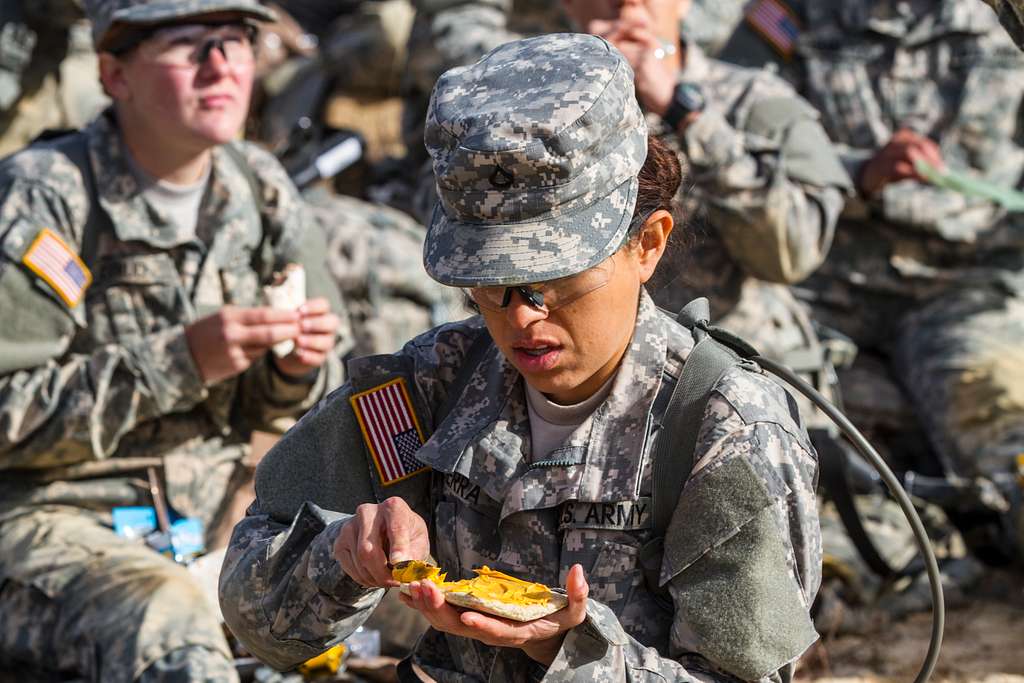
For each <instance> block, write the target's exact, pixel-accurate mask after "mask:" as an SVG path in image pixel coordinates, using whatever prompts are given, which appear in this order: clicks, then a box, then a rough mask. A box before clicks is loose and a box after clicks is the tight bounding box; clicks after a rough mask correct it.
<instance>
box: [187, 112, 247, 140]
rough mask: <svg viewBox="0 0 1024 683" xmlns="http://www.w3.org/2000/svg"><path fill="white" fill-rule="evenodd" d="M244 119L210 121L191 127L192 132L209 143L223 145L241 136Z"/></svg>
mask: <svg viewBox="0 0 1024 683" xmlns="http://www.w3.org/2000/svg"><path fill="white" fill-rule="evenodd" d="M243 123H244V121H243V120H241V119H235V118H232V119H231V120H222V121H216V122H210V123H201V124H199V125H197V126H195V127H193V129H192V132H193V134H194V135H195V136H196V137H197V138H199V139H201V140H204V141H205V142H207V143H209V144H210V145H223V144H224V143H226V142H231V141H232V140H237V139H239V138H240V137H241V135H242V131H243Z"/></svg>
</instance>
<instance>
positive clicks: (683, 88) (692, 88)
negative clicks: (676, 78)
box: [662, 81, 704, 130]
mask: <svg viewBox="0 0 1024 683" xmlns="http://www.w3.org/2000/svg"><path fill="white" fill-rule="evenodd" d="M703 110H704V92H703V91H702V90H701V89H700V86H699V85H697V84H696V83H689V82H687V81H683V82H682V83H677V84H676V89H675V90H673V91H672V103H671V104H669V105H668V110H667V111H666V112H665V115H664V116H663V117H662V120H663V121H665V123H667V124H668V125H669V126H670V127H671V128H672V130H678V128H679V124H680V123H682V121H683V119H685V118H686V117H687V116H689V115H690V114H692V113H694V112H698V111H703Z"/></svg>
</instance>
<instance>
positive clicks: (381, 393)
mask: <svg viewBox="0 0 1024 683" xmlns="http://www.w3.org/2000/svg"><path fill="white" fill-rule="evenodd" d="M349 401H350V402H351V403H352V409H353V410H354V411H355V414H356V419H357V420H359V427H360V429H362V431H363V440H364V441H365V442H366V448H367V449H368V450H369V451H370V456H371V457H372V458H373V463H374V465H376V466H377V473H378V474H379V475H380V481H381V484H383V485H384V486H389V485H391V484H394V483H397V482H399V481H402V480H403V479H408V478H409V477H411V476H413V475H414V474H419V473H420V472H422V471H424V470H426V469H427V467H426V466H425V465H424V464H423V463H421V462H420V461H419V460H417V459H416V451H418V450H419V449H420V446H422V445H423V442H424V439H423V430H422V429H420V424H419V420H417V419H416V413H415V412H414V411H413V408H412V401H410V400H409V390H408V388H407V387H406V386H405V379H403V378H401V377H399V378H397V379H393V380H391V381H390V382H385V383H384V384H381V385H380V386H376V387H373V388H372V389H368V390H367V391H363V392H360V393H358V394H355V395H354V396H352V397H351V398H350V399H349Z"/></svg>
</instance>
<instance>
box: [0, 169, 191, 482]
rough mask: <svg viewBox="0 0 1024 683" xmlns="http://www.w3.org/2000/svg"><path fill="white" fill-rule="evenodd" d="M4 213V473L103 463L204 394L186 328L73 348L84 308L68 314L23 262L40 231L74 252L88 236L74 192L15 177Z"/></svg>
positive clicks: (0, 272) (0, 303) (0, 252)
mask: <svg viewBox="0 0 1024 683" xmlns="http://www.w3.org/2000/svg"><path fill="white" fill-rule="evenodd" d="M2 196H3V204H2V209H0V246H2V249H0V319H2V320H4V321H5V323H4V325H3V326H2V327H0V351H2V352H3V353H0V356H2V357H3V360H2V361H0V365H2V368H0V469H7V468H12V467H21V468H44V467H51V466H55V465H66V464H72V463H77V462H83V461H87V460H92V459H101V458H105V457H107V456H109V455H111V454H112V453H114V451H115V450H116V449H117V446H118V443H119V441H120V439H121V438H122V437H123V436H124V435H125V434H126V433H128V432H129V431H131V430H132V429H134V428H135V427H136V426H137V425H138V424H140V423H142V422H144V421H146V420H150V419H153V418H155V417H159V416H161V415H166V414H169V413H174V412H182V411H186V410H188V409H190V408H192V407H193V406H195V405H196V404H197V403H199V402H201V401H202V400H204V399H205V398H206V390H205V389H204V388H203V385H202V381H201V379H200V377H199V374H198V371H197V369H196V367H195V363H194V362H193V360H192V355H191V352H190V351H189V349H188V345H187V343H186V340H185V334H184V328H183V327H182V326H180V325H179V326H174V327H170V328H167V329H164V330H161V331H159V332H156V333H153V334H150V335H147V336H144V337H143V338H142V339H141V340H139V341H138V342H137V343H134V344H123V345H117V346H115V345H106V346H101V347H98V348H96V349H95V350H94V351H92V352H91V353H88V354H85V353H76V352H75V351H74V349H73V348H72V346H71V342H72V340H73V339H74V337H75V335H76V334H78V333H79V332H80V330H81V329H82V328H84V326H85V324H86V321H85V313H84V311H83V310H82V309H83V308H84V304H81V303H79V304H78V305H77V306H76V307H74V308H69V307H68V305H67V304H66V303H64V302H63V301H61V299H60V297H58V295H57V294H56V292H55V290H54V289H53V288H51V287H50V286H49V285H47V284H45V283H44V282H42V280H40V279H38V278H37V277H35V275H34V274H33V273H32V272H31V271H30V270H29V269H28V268H27V267H26V266H24V265H23V263H22V258H23V257H24V254H25V252H26V251H27V249H28V248H29V246H30V244H31V243H32V241H33V240H34V239H35V238H36V237H37V236H38V234H39V232H40V230H42V229H43V228H49V229H50V230H52V231H54V232H55V233H56V234H58V235H59V236H60V237H61V238H62V239H63V240H64V241H65V242H66V243H67V244H68V245H70V246H71V248H75V245H77V243H78V239H80V236H79V235H77V234H76V232H77V230H79V229H80V228H77V227H76V226H77V225H79V223H78V222H77V221H76V220H75V219H74V215H76V213H80V212H76V211H74V210H73V209H72V207H71V206H70V205H69V200H68V199H67V198H68V197H69V196H71V195H69V194H62V193H59V192H56V191H54V190H53V189H52V188H50V187H46V186H42V185H41V184H38V183H35V182H31V181H25V180H11V181H8V182H7V183H6V187H5V188H4V190H3V192H2Z"/></svg>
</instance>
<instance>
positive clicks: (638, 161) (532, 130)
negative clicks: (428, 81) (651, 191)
mask: <svg viewBox="0 0 1024 683" xmlns="http://www.w3.org/2000/svg"><path fill="white" fill-rule="evenodd" d="M424 139H425V142H426V146H427V150H428V151H429V152H430V156H431V157H432V159H433V165H434V176H435V179H436V181H437V192H438V197H439V200H440V201H439V203H438V205H437V206H436V207H435V209H434V213H433V216H432V217H431V220H430V225H429V226H428V228H427V236H426V242H425V244H424V248H423V263H424V265H425V267H426V269H427V272H428V273H429V274H430V276H431V277H433V278H434V279H435V280H437V281H438V282H441V283H442V284H446V285H452V286H456V287H478V286H488V285H521V284H526V283H529V282H543V281H545V280H554V279H557V278H561V277H567V276H569V275H574V274H576V273H579V272H581V271H584V270H586V269H587V268H590V267H591V266H594V265H596V264H598V263H600V262H601V261H603V260H604V259H605V258H607V257H608V256H611V255H612V254H613V253H615V251H616V250H617V249H618V248H619V246H620V245H621V244H622V242H623V240H624V238H625V236H626V234H627V232H628V229H629V223H630V219H631V218H632V215H633V208H634V206H635V205H636V196H637V188H638V181H637V174H638V173H639V172H640V168H641V167H642V166H643V163H644V159H646V157H647V126H646V123H645V122H644V116H643V114H642V113H641V111H640V106H639V104H638V103H637V101H636V95H635V94H634V86H633V71H632V69H630V67H629V64H628V63H627V62H626V59H625V58H624V57H623V56H622V54H621V53H619V51H618V50H616V49H615V48H614V47H613V46H612V45H611V44H610V43H608V42H607V41H605V40H604V39H603V38H599V37H596V36H591V35H587V34H579V33H572V34H570V33H563V34H549V35H544V36H540V37H537V38H529V39H526V40H519V41H515V42H512V43H507V44H505V45H502V46H500V47H497V48H495V49H494V50H492V51H491V52H489V53H488V54H487V55H485V56H484V57H483V58H482V59H481V60H480V61H479V62H477V63H476V64H473V65H471V66H467V67H458V68H455V69H452V70H450V71H448V72H446V73H445V74H444V75H442V76H441V78H440V79H439V80H438V81H437V84H436V85H435V86H434V92H433V94H432V96H431V99H430V107H429V110H428V113H427V121H426V131H425V134H424Z"/></svg>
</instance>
